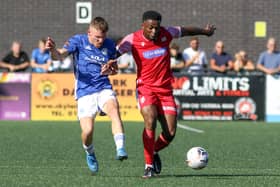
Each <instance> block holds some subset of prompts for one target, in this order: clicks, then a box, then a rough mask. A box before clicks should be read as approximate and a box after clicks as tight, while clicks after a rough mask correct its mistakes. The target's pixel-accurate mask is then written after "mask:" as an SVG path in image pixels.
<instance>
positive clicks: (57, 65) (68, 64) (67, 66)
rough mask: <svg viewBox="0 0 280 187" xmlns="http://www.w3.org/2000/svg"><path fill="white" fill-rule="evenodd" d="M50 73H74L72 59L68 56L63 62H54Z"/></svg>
mask: <svg viewBox="0 0 280 187" xmlns="http://www.w3.org/2000/svg"><path fill="white" fill-rule="evenodd" d="M48 71H49V72H70V71H73V63H72V57H71V56H66V57H64V58H63V59H62V60H52V63H51V65H50V67H49V70H48Z"/></svg>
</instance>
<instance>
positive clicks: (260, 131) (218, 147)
mask: <svg viewBox="0 0 280 187" xmlns="http://www.w3.org/2000/svg"><path fill="white" fill-rule="evenodd" d="M180 123H181V124H188V125H189V126H191V127H194V128H198V129H201V130H204V131H205V133H203V134H199V133H195V132H190V131H187V130H184V129H180V128H179V129H178V131H177V135H176V138H175V140H174V142H173V143H172V144H171V145H170V146H169V147H168V148H167V149H165V150H163V151H162V152H161V153H160V156H161V159H162V162H163V170H162V174H161V176H160V177H157V178H153V179H149V180H144V179H142V178H141V176H142V174H143V166H144V161H143V154H142V153H143V146H142V140H141V136H142V135H141V134H142V128H143V125H142V123H125V129H126V137H127V151H128V153H129V159H128V160H126V161H123V162H119V161H116V160H114V157H115V148H114V142H113V138H112V136H111V130H110V125H109V124H108V123H97V124H96V129H95V130H96V131H95V135H94V142H95V147H96V154H97V158H98V160H99V165H100V172H99V173H98V175H96V176H91V175H90V173H89V171H88V169H87V166H86V162H85V153H84V152H83V149H82V146H81V141H80V128H79V125H78V123H77V122H6V121H2V122H0V186H94V187H97V186H106V187H108V186H115V187H121V186H126V187H129V186H149V187H151V186H161V187H163V186H176V187H177V186H213V187H219V186H223V187H224V186H227V187H228V186H239V187H240V186H245V187H247V186H278V185H279V184H280V161H279V158H280V149H279V142H280V136H279V134H280V124H266V123H260V122H183V121H181V122H180ZM158 130H159V129H158ZM158 132H159V131H158ZM193 146H202V147H204V148H205V149H206V150H207V151H208V153H209V159H210V160H209V164H208V166H207V167H206V168H205V169H202V170H192V169H190V168H188V167H186V165H185V163H184V159H185V154H186V152H187V150H188V149H189V148H191V147H193Z"/></svg>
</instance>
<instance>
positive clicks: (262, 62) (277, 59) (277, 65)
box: [257, 38, 280, 75]
mask: <svg viewBox="0 0 280 187" xmlns="http://www.w3.org/2000/svg"><path fill="white" fill-rule="evenodd" d="M266 47H267V50H266V51H264V52H262V53H261V54H260V56H259V59H258V62H257V69H258V70H260V71H262V72H264V73H266V74H270V75H272V74H277V73H279V71H280V53H279V51H277V50H276V48H277V42H276V40H275V39H274V38H269V39H268V41H267V46H266Z"/></svg>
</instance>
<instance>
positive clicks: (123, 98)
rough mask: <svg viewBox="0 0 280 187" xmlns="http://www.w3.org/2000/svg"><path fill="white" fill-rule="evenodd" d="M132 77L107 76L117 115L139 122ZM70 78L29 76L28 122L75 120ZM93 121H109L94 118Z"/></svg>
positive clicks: (75, 106)
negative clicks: (29, 105)
mask: <svg viewBox="0 0 280 187" xmlns="http://www.w3.org/2000/svg"><path fill="white" fill-rule="evenodd" d="M135 78H136V75H135V74H120V75H115V76H110V81H111V83H112V85H113V88H114V90H115V92H116V94H117V98H118V101H119V107H120V113H121V117H122V120H124V121H141V120H142V117H141V115H140V112H139V110H138V108H137V102H136V92H135ZM74 85H75V80H74V75H73V74H72V73H65V74H61V73H51V74H32V89H31V90H32V97H31V98H32V99H31V100H32V102H31V103H32V104H31V111H32V114H31V119H32V120H59V121H60V120H61V121H73V120H77V103H76V101H75V99H74ZM96 120H97V121H109V118H108V117H106V116H105V117H101V116H97V118H96Z"/></svg>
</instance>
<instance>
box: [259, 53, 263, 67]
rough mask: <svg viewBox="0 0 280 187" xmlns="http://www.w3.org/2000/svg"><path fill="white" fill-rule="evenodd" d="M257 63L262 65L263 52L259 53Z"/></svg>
mask: <svg viewBox="0 0 280 187" xmlns="http://www.w3.org/2000/svg"><path fill="white" fill-rule="evenodd" d="M257 64H262V65H264V53H261V54H260V56H259V59H258V62H257Z"/></svg>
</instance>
